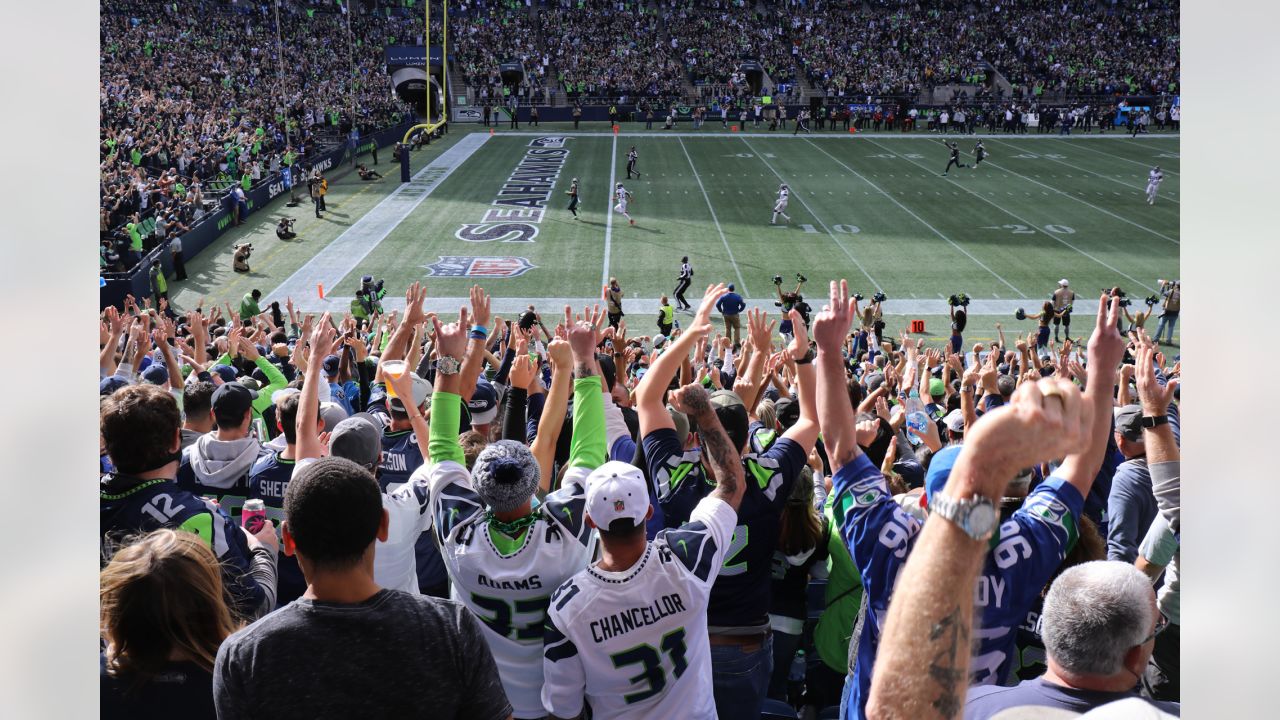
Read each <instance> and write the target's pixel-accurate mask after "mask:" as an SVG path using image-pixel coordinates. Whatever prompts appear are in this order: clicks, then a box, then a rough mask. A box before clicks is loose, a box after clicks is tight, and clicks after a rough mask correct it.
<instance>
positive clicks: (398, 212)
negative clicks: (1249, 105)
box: [171, 124, 1180, 339]
mask: <svg viewBox="0 0 1280 720" xmlns="http://www.w3.org/2000/svg"><path fill="white" fill-rule="evenodd" d="M939 138H940V136H938V135H936V134H925V133H916V134H913V135H911V136H909V137H908V136H903V135H902V134H900V133H899V134H887V133H886V134H869V133H866V134H857V135H850V134H847V133H843V132H839V133H833V132H821V133H820V132H815V133H813V134H811V135H800V136H793V135H792V134H791V132H790V130H788V131H786V132H785V133H784V132H782V131H779V132H775V133H769V132H767V131H763V130H749V131H747V132H743V133H727V132H723V131H722V130H721V129H720V128H719V126H718V124H711V125H708V126H707V127H705V128H703V129H702V130H698V131H694V130H691V129H689V128H688V127H687V126H685V127H684V128H683V129H682V130H681V131H679V132H663V131H660V130H654V131H648V132H646V131H643V130H633V129H630V128H624V132H622V133H621V134H620V135H618V136H614V135H613V134H611V133H588V132H583V133H573V132H572V131H570V130H569V129H568V125H567V124H565V125H556V126H550V125H548V126H546V127H544V128H542V129H536V130H534V131H532V132H530V131H528V130H522V131H520V132H514V131H507V130H499V131H497V132H496V133H495V134H493V135H490V134H488V132H487V131H485V130H483V129H481V128H474V127H468V128H465V129H462V130H458V129H455V130H454V131H453V132H451V133H450V134H449V135H448V136H447V137H446V138H445V139H444V140H443V141H441V142H436V143H433V144H432V145H431V146H430V147H429V148H426V149H423V150H420V151H418V152H416V153H414V156H413V163H412V165H413V172H414V173H415V175H414V181H413V182H411V183H409V184H408V185H405V186H402V185H401V183H399V182H398V180H399V170H398V167H396V166H392V165H391V164H390V163H389V162H388V159H389V156H390V152H389V151H383V153H382V156H381V158H380V159H382V160H383V163H382V164H381V165H380V166H378V168H377V169H378V170H379V171H380V172H382V173H383V174H384V175H386V176H387V178H386V179H385V180H383V181H380V182H378V181H375V182H361V181H360V180H359V177H358V176H357V175H356V174H354V173H350V174H347V175H345V176H343V177H341V178H339V179H338V180H337V181H335V182H332V183H331V186H330V194H329V197H328V206H329V209H330V211H329V212H328V213H326V217H325V218H324V219H321V220H316V219H314V217H313V210H312V207H311V204H310V202H309V201H306V200H304V202H303V204H302V205H301V206H299V207H297V208H285V207H284V206H283V202H282V201H281V200H277V201H276V203H275V204H273V205H272V206H271V207H269V208H268V210H267V212H258V213H255V214H254V215H253V216H251V219H250V221H249V222H247V223H246V225H245V226H244V227H242V228H239V229H236V230H235V231H233V232H232V233H228V235H227V236H224V237H223V238H222V239H220V240H219V242H218V243H217V244H215V245H214V246H213V247H211V248H209V249H208V250H206V251H205V252H204V253H202V254H201V256H200V257H197V258H195V259H194V260H193V261H191V262H189V263H188V268H189V270H188V272H189V273H190V274H191V279H190V280H188V281H186V282H182V283H176V282H175V283H172V289H171V295H172V296H173V297H174V300H175V303H176V305H177V306H178V307H179V308H187V307H191V306H193V305H194V303H195V301H196V299H197V298H198V297H200V296H206V297H208V298H209V299H210V300H214V301H218V302H222V301H227V300H230V301H232V302H233V303H234V302H236V301H238V299H239V298H240V296H242V295H243V294H244V293H245V292H247V291H248V290H249V289H251V288H255V287H256V288H259V289H261V290H262V291H263V293H264V294H265V295H266V299H267V300H273V299H280V300H283V298H284V297H285V296H286V295H287V296H291V297H292V298H293V299H294V302H295V304H297V305H299V306H300V307H302V308H303V309H305V310H309V311H319V310H323V309H329V310H332V311H334V312H335V313H341V312H343V311H345V310H346V309H347V306H348V303H349V301H350V298H351V297H352V295H353V293H354V291H355V289H356V288H357V287H358V286H359V281H360V276H361V275H373V276H375V277H378V278H384V279H385V280H386V283H387V287H388V289H389V293H388V297H387V300H388V302H387V303H386V305H387V306H388V308H392V307H398V306H401V305H403V298H402V293H403V290H404V287H405V286H406V285H407V284H408V283H411V282H413V281H415V280H423V281H425V282H426V284H427V287H428V291H429V297H430V299H429V301H428V302H429V305H430V306H431V308H432V309H436V310H439V311H442V312H450V313H452V312H456V309H457V307H458V305H459V304H460V303H461V302H462V300H461V299H462V298H464V297H465V296H466V294H467V288H468V286H470V285H471V284H473V283H476V282H479V283H480V284H482V285H483V286H484V287H485V288H486V289H487V290H489V291H490V292H491V293H492V294H493V295H494V297H495V301H494V305H495V309H496V311H497V312H499V313H500V314H507V316H508V317H510V316H511V314H513V313H514V312H516V311H518V310H519V309H522V308H523V306H524V304H526V303H527V302H533V303H535V304H537V305H538V308H539V310H540V311H542V312H544V313H547V312H549V311H550V312H551V313H554V312H555V311H556V310H559V309H560V307H561V306H562V305H563V303H564V301H565V300H566V299H568V300H572V301H573V302H574V304H575V305H580V304H581V303H582V302H583V301H584V300H585V299H587V298H598V297H599V293H600V288H601V285H602V283H603V281H604V280H605V279H606V278H607V277H609V276H610V275H613V276H616V277H618V279H619V281H620V282H621V284H622V286H623V288H624V290H625V292H626V298H627V300H626V302H625V304H624V309H625V311H626V312H627V314H628V317H629V322H630V324H631V326H632V327H633V328H638V330H633V333H634V332H644V333H647V332H655V330H654V329H653V321H652V319H653V316H654V315H655V313H656V306H657V300H656V299H657V298H658V297H659V296H660V295H661V294H663V293H670V292H671V290H672V288H673V286H674V285H675V277H676V275H677V273H678V270H679V265H680V257H681V256H682V255H688V256H689V259H690V262H691V263H692V265H693V267H694V272H695V275H694V283H693V288H692V289H691V290H690V292H689V293H688V295H689V299H690V300H691V301H692V302H694V303H695V304H696V302H697V298H698V296H700V295H701V289H702V288H703V287H705V285H706V284H707V283H710V282H717V281H724V282H733V283H735V284H736V285H737V288H738V290H739V292H741V293H742V295H743V296H744V297H745V298H746V300H747V301H748V303H749V304H752V305H759V306H764V307H768V308H769V309H770V310H773V309H774V308H773V301H774V300H776V294H775V289H774V285H773V283H772V277H773V276H774V275H782V276H783V278H784V280H785V282H784V288H786V289H788V290H790V289H791V288H793V287H794V284H795V275H796V273H803V274H804V275H806V276H807V277H808V280H809V282H808V284H806V286H805V291H804V292H805V295H806V296H807V299H808V300H809V301H810V302H811V303H812V304H813V305H814V306H815V307H820V306H821V304H822V299H823V298H825V294H826V284H827V281H828V280H830V279H833V278H841V277H844V278H848V279H849V281H850V284H851V286H852V288H854V289H855V290H858V291H861V292H862V293H863V294H865V295H867V296H870V295H871V294H872V293H873V292H875V291H876V290H882V291H883V292H884V293H886V294H887V295H888V297H889V301H888V302H887V303H886V304H885V306H884V307H885V312H886V314H890V315H892V316H893V319H892V320H890V322H889V327H890V329H891V330H897V329H900V328H902V327H904V326H905V323H906V322H907V321H908V320H910V319H924V320H926V322H927V324H928V330H929V331H930V334H934V335H945V334H946V333H947V330H946V313H947V305H946V303H945V301H944V300H943V298H945V297H946V296H948V295H950V294H952V293H957V292H964V293H967V294H968V295H969V296H970V297H971V298H973V304H972V306H971V308H970V313H971V315H973V316H975V320H974V321H973V322H972V323H971V324H970V330H969V332H967V333H966V336H967V337H969V336H973V337H974V339H978V338H980V337H982V336H990V335H991V334H992V332H991V329H992V327H993V322H994V321H1000V322H1002V323H1003V324H1004V326H1005V328H1006V329H1008V330H1011V331H1012V330H1017V329H1021V330H1022V332H1024V333H1025V332H1026V331H1028V330H1030V329H1031V328H1032V325H1033V324H1034V323H1033V321H1024V322H1018V321H1015V320H1014V318H1013V312H1014V309H1015V308H1017V307H1025V308H1026V309H1027V311H1028V312H1036V311H1038V309H1039V306H1040V304H1041V303H1042V302H1043V300H1044V299H1045V298H1046V297H1047V296H1048V294H1049V293H1050V292H1051V291H1052V290H1053V289H1054V288H1055V287H1056V283H1057V281H1058V280H1059V279H1060V278H1064V277H1065V278H1068V279H1069V280H1070V282H1071V286H1072V288H1073V289H1075V290H1076V292H1077V293H1079V295H1080V296H1081V297H1082V298H1084V299H1085V300H1084V302H1081V303H1079V304H1078V305H1077V317H1078V318H1079V322H1080V324H1081V325H1085V326H1091V324H1092V320H1091V318H1089V317H1088V315H1087V311H1088V310H1090V309H1091V308H1093V307H1096V305H1095V304H1094V303H1092V302H1091V300H1092V299H1095V298H1096V297H1097V293H1098V291H1099V289H1100V288H1102V287H1104V286H1107V287H1109V286H1113V285H1120V286H1121V287H1122V288H1124V289H1125V290H1126V291H1128V292H1129V294H1130V296H1132V297H1133V298H1134V306H1132V307H1131V308H1130V309H1131V311H1136V310H1138V309H1139V308H1140V307H1142V304H1141V298H1143V297H1145V296H1147V295H1150V294H1152V293H1153V292H1154V291H1155V290H1156V288H1157V287H1158V286H1157V282H1156V281H1157V278H1173V277H1177V276H1178V268H1179V265H1178V249H1179V247H1178V245H1179V242H1180V234H1179V229H1178V216H1179V200H1180V192H1179V177H1178V170H1179V160H1178V148H1179V141H1178V138H1177V136H1176V135H1152V136H1144V137H1140V138H1137V139H1130V138H1128V137H1127V136H1125V135H1123V133H1119V132H1112V133H1108V134H1107V135H1103V136H1099V135H1096V134H1095V135H1089V136H1083V137H1082V136H1073V137H1069V138H1059V137H1058V136H1056V135H1036V134H1035V133H1034V131H1033V132H1031V133H1030V134H1027V135H1021V136H1012V135H1011V136H1005V135H996V136H990V137H986V138H984V143H985V145H986V148H987V151H988V153H989V155H988V158H987V160H985V161H984V162H983V163H982V165H981V166H980V167H977V168H974V167H972V162H973V156H972V154H971V153H972V149H973V144H974V137H972V136H954V135H953V136H951V138H952V139H955V140H957V141H958V142H959V143H960V147H961V150H962V151H963V154H962V161H963V162H964V163H965V164H966V165H969V166H970V167H966V168H962V169H955V168H953V169H952V170H951V172H950V174H949V175H948V176H946V177H942V176H941V172H942V169H943V167H944V166H945V165H946V162H947V151H946V148H944V147H943V146H942V144H941V143H940V142H939ZM632 145H635V147H636V150H637V152H638V154H639V161H638V163H637V167H638V169H639V170H640V171H641V172H642V173H643V175H642V176H641V177H640V178H639V179H632V180H628V179H627V178H626V170H625V166H626V153H627V150H628V148H630V147H631V146H632ZM1156 164H1159V165H1160V166H1161V168H1162V169H1163V170H1164V173H1165V180H1164V183H1163V185H1162V186H1161V188H1160V194H1159V197H1158V199H1157V201H1156V204H1155V205H1154V206H1151V205H1148V204H1147V203H1146V199H1145V194H1144V188H1145V185H1146V179H1147V172H1148V170H1150V169H1151V167H1152V166H1153V165H1156ZM575 177H576V178H578V180H579V188H580V191H581V205H580V206H579V210H578V212H579V215H580V216H581V219H580V220H575V219H574V218H573V217H572V215H571V214H570V213H569V212H568V211H567V210H566V209H565V208H566V206H567V204H568V197H567V196H566V195H565V194H564V193H565V191H566V190H567V189H568V188H569V184H570V181H571V179H572V178H575ZM615 182H622V183H624V184H625V186H626V187H627V189H628V190H630V191H631V192H632V193H634V200H633V202H632V203H631V205H630V207H629V211H630V213H631V214H632V216H633V217H634V218H635V219H636V225H634V226H630V225H628V224H627V222H626V220H625V218H623V217H622V216H621V215H619V214H617V213H613V212H611V207H612V205H613V202H614V201H613V197H612V192H611V188H612V184H613V183H615ZM782 182H786V183H787V184H788V185H789V186H790V188H791V200H790V205H789V207H788V209H787V213H788V214H789V215H790V216H791V221H790V222H789V223H786V224H781V222H782V220H781V218H779V223H780V225H779V226H773V227H771V226H770V225H769V219H770V215H771V210H772V207H773V204H774V201H775V198H776V196H777V191H778V186H779V184H780V183H782ZM504 192H505V193H506V194H502V193H504ZM544 200H545V201H544ZM504 201H505V202H504ZM281 215H289V216H292V217H296V218H298V221H299V222H298V226H297V230H298V232H299V235H300V238H299V239H298V240H295V241H292V242H282V241H279V240H277V239H276V238H275V236H274V233H273V232H272V227H273V225H274V222H275V220H276V219H277V218H278V217H280V216H281ZM246 239H248V240H251V241H252V242H254V245H255V248H256V251H255V254H254V257H253V258H252V260H251V264H252V266H253V273H251V274H249V275H236V274H235V273H233V272H231V270H230V258H229V254H230V246H231V244H232V243H233V242H243V241H245V240H246ZM317 283H323V285H324V287H325V292H326V296H327V299H325V300H321V299H319V297H318V296H317V288H316V285H317ZM396 301H398V302H396ZM981 316H993V317H991V318H990V319H983V320H978V319H977V318H978V317H981ZM1154 326H1155V323H1154V321H1153V322H1151V323H1149V324H1148V330H1149V331H1152V332H1153V331H1154ZM1082 329H1087V327H1085V328H1082ZM1073 330H1076V328H1073ZM1077 334H1079V333H1078V332H1076V333H1073V335H1077Z"/></svg>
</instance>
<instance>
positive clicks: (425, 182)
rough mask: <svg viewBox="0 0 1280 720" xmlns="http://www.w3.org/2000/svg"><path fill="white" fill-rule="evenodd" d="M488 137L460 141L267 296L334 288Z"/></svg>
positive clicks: (470, 136)
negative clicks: (317, 286)
mask: <svg viewBox="0 0 1280 720" xmlns="http://www.w3.org/2000/svg"><path fill="white" fill-rule="evenodd" d="M491 137H493V136H492V135H489V134H488V133H471V134H468V135H467V136H465V137H463V138H460V139H459V140H458V141H457V142H456V143H454V144H453V147H450V148H449V149H448V150H445V151H444V152H442V153H440V155H439V156H438V157H437V158H436V159H435V160H432V161H431V162H430V163H428V164H427V166H426V167H424V168H422V169H421V170H419V171H418V172H416V173H414V175H413V177H412V179H410V180H409V182H407V183H405V184H402V185H400V186H399V187H397V188H396V189H395V190H393V191H392V192H391V194H390V195H388V196H386V197H385V198H383V199H382V201H381V202H379V203H378V204H377V205H375V206H373V209H372V210H370V211H369V212H367V213H365V214H364V215H362V216H361V217H360V218H359V219H358V220H356V221H355V222H354V223H352V225H351V226H350V227H348V228H347V229H346V230H344V231H343V232H342V234H341V235H339V236H338V237H336V238H334V239H333V241H332V242H330V243H329V244H328V245H326V246H324V248H323V249H322V250H320V252H317V253H316V254H315V255H313V256H312V257H311V259H310V260H308V261H307V262H306V263H304V264H303V265H302V267H299V268H298V269H297V270H295V271H294V272H293V274H292V275H290V276H289V277H287V278H285V280H284V282H282V283H280V285H279V286H278V287H277V288H276V289H275V290H273V291H272V292H271V293H270V294H269V295H268V297H295V298H300V297H305V296H307V295H310V294H313V293H312V289H313V288H314V287H315V285H316V283H324V286H325V288H326V289H336V288H337V286H338V283H339V282H341V281H342V278H344V277H346V276H347V273H349V272H351V270H352V269H353V268H355V267H357V266H358V265H359V264H360V261H361V260H364V259H365V258H366V257H368V256H369V253H371V252H373V249H374V248H376V247H378V245H379V244H380V243H381V242H382V241H383V240H385V239H386V238H387V235H390V234H391V231H392V230H395V229H396V227H397V226H399V225H400V223H402V222H404V219H405V218H407V217H409V213H411V212H413V211H414V210H415V209H417V207H418V206H419V205H421V204H422V201H423V200H426V199H427V196H429V195H430V194H431V193H432V192H434V191H435V190H436V188H438V187H440V184H441V183H443V182H444V181H445V179H446V178H448V177H449V176H450V175H451V174H453V171H454V170H457V169H458V168H459V167H462V164H463V163H465V162H466V161H467V159H468V158H470V157H471V156H472V155H473V154H474V153H475V152H476V151H477V150H479V149H480V146H481V145H484V144H485V142H487V141H488V140H489V138H491Z"/></svg>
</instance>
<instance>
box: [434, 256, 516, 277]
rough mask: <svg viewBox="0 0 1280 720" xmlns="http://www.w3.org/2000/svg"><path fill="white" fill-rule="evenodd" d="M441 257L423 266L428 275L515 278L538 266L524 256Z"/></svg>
mask: <svg viewBox="0 0 1280 720" xmlns="http://www.w3.org/2000/svg"><path fill="white" fill-rule="evenodd" d="M439 258H440V260H438V261H437V262H433V263H431V264H430V265H423V266H422V267H423V268H425V269H426V270H427V276H428V277H469V278H487V279H502V278H513V277H519V276H521V275H523V274H525V273H526V272H529V271H530V270H532V269H533V268H535V267H537V266H536V265H534V264H533V263H531V262H529V260H528V259H527V258H522V257H510V256H507V257H468V256H465V255H440V256H439Z"/></svg>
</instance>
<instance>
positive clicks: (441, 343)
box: [431, 307, 471, 360]
mask: <svg viewBox="0 0 1280 720" xmlns="http://www.w3.org/2000/svg"><path fill="white" fill-rule="evenodd" d="M470 319H471V315H470V313H468V312H467V309H466V308H465V307H462V308H458V322H456V323H449V324H447V325H441V324H440V318H438V317H436V318H432V319H431V324H432V325H433V326H434V327H435V331H436V348H437V350H438V351H439V353H440V357H451V358H454V359H455V360H461V359H462V357H463V356H464V355H466V353H467V335H468V334H469V333H470V331H471V324H470Z"/></svg>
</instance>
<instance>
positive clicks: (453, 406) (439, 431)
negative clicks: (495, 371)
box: [406, 307, 475, 465]
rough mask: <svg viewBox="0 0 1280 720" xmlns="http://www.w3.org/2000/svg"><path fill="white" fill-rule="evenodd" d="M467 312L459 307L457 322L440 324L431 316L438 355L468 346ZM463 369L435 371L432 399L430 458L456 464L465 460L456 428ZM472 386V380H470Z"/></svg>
mask: <svg viewBox="0 0 1280 720" xmlns="http://www.w3.org/2000/svg"><path fill="white" fill-rule="evenodd" d="M468 320H470V315H469V314H468V313H467V309H466V308H465V307H464V308H459V310H458V322H456V323H449V324H448V325H443V326H442V325H441V324H440V319H439V318H435V317H433V318H431V322H432V324H433V325H434V326H435V330H436V342H437V343H439V346H440V357H442V358H445V357H451V358H455V359H456V358H458V357H459V356H460V355H462V354H463V353H465V352H466V350H467V335H468V333H469V328H470V326H469V325H468ZM406 321H407V320H406ZM461 375H462V373H461V372H460V371H459V372H452V373H448V374H446V373H444V372H437V373H436V384H435V392H434V393H433V394H432V400H431V443H430V450H431V459H432V461H434V462H444V461H446V460H452V461H453V462H456V463H458V464H459V465H465V464H466V458H465V457H464V456H463V454H462V447H461V446H460V445H458V428H459V426H460V425H461V414H462V397H461V395H460V394H459V390H461V389H462V384H463V382H464V381H463V379H462V377H461ZM472 387H473V388H474V387H475V381H474V380H473V381H472Z"/></svg>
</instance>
